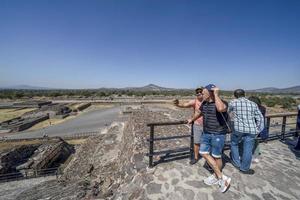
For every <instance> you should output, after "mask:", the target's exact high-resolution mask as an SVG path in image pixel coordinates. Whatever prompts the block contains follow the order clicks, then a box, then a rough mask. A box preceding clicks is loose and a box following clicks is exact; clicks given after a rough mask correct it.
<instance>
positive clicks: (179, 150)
mask: <svg viewBox="0 0 300 200" xmlns="http://www.w3.org/2000/svg"><path fill="white" fill-rule="evenodd" d="M186 123H187V121H174V122H158V123H149V124H147V126H148V127H150V138H149V139H148V141H149V153H148V156H149V167H154V165H155V163H154V162H153V156H156V155H165V154H177V153H179V154H180V155H182V154H185V153H189V155H190V159H192V156H193V151H194V150H193V148H194V147H193V145H194V132H193V128H192V129H191V133H190V134H186V135H173V136H169V137H155V136H154V128H155V127H157V126H170V125H182V124H186ZM192 126H193V125H192ZM181 138H190V147H184V148H177V149H171V150H164V151H154V142H155V141H162V140H173V139H181Z"/></svg>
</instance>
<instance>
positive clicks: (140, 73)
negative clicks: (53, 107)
mask: <svg viewBox="0 0 300 200" xmlns="http://www.w3.org/2000/svg"><path fill="white" fill-rule="evenodd" d="M299 75H300V1H298V0H288V1H284V0H269V1H265V0H257V1H255V0H249V1H246V0H245V1H242V0H238V1H231V0H228V1H223V0H220V1H184V0H181V1H177V0H170V1H167V0H157V1H156V0H149V1H143V0H136V1H133V0H132V1H130V0H128V1H126V0H119V1H115V0H88V1H83V0H82V1H71V0H47V1H46V0H36V1H31V0H26V1H23V0H20V1H16V0H1V1H0V86H12V85H20V84H27V85H34V86H44V87H52V88H98V87H127V86H143V85H146V84H149V83H154V84H157V85H160V86H165V87H176V88H194V87H196V86H199V85H205V84H208V83H215V84H217V85H219V86H220V87H221V88H223V89H235V88H245V89H254V88H262V87H279V88H283V87H289V86H294V85H300V78H299V77H300V76H299Z"/></svg>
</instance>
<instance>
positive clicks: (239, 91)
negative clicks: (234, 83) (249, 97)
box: [233, 89, 245, 98]
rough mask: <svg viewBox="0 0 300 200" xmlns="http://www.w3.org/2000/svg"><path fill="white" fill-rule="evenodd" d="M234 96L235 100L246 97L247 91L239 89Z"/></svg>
mask: <svg viewBox="0 0 300 200" xmlns="http://www.w3.org/2000/svg"><path fill="white" fill-rule="evenodd" d="M233 94H234V97H235V98H240V97H245V91H244V90H243V89H237V90H235V91H234V92H233Z"/></svg>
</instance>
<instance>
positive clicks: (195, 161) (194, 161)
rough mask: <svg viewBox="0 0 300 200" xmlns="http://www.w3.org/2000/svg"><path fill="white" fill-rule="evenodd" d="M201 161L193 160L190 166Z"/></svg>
mask: <svg viewBox="0 0 300 200" xmlns="http://www.w3.org/2000/svg"><path fill="white" fill-rule="evenodd" d="M198 161H199V159H197V160H196V159H193V160H191V161H190V165H194V164H196V163H197V162H198Z"/></svg>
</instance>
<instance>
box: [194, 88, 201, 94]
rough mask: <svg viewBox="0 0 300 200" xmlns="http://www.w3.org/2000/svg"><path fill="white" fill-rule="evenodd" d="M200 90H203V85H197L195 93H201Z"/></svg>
mask: <svg viewBox="0 0 300 200" xmlns="http://www.w3.org/2000/svg"><path fill="white" fill-rule="evenodd" d="M202 91H203V87H198V88H196V90H195V92H196V94H197V93H202Z"/></svg>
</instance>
